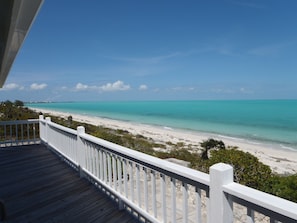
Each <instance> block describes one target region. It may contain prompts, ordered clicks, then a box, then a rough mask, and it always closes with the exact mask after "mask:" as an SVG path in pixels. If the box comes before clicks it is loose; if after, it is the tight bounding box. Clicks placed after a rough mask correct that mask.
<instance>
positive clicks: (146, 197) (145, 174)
mask: <svg viewBox="0 0 297 223" xmlns="http://www.w3.org/2000/svg"><path fill="white" fill-rule="evenodd" d="M143 169H144V182H143V185H144V207H145V211H146V212H148V179H147V174H148V173H147V168H145V167H143Z"/></svg>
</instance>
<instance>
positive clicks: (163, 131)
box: [29, 106, 297, 174]
mask: <svg viewBox="0 0 297 223" xmlns="http://www.w3.org/2000/svg"><path fill="white" fill-rule="evenodd" d="M29 108H30V106H29ZM30 109H32V110H34V111H36V112H42V113H43V114H46V113H48V114H51V115H53V116H59V117H64V118H67V117H69V116H72V118H73V120H75V121H78V122H82V123H87V124H92V125H100V126H104V127H107V128H111V129H122V130H127V131H129V132H130V133H132V134H135V135H137V134H140V135H143V136H145V137H148V138H152V139H153V140H154V141H156V142H164V143H166V142H173V143H177V142H182V143H184V144H186V145H189V144H191V145H197V146H198V145H199V144H200V142H202V141H203V140H207V139H209V138H215V139H218V140H222V141H223V142H224V143H225V144H226V145H227V146H236V147H238V149H239V150H242V151H245V152H249V153H251V154H252V155H254V156H256V157H258V158H259V160H260V161H261V162H263V163H264V164H266V165H268V166H270V167H271V169H272V171H274V172H276V173H279V174H295V173H297V151H292V150H288V149H284V148H281V146H279V147H278V146H277V145H273V144H265V143H258V142H253V141H248V140H245V139H240V138H233V137H228V136H223V135H215V134H207V133H203V132H201V133H199V132H194V131H187V130H181V129H173V128H166V127H162V126H153V125H147V124H141V123H134V122H125V121H119V120H114V119H109V118H100V117H96V116H87V115H80V114H75V113H69V112H60V111H54V110H50V109H39V108H32V107H31V108H30Z"/></svg>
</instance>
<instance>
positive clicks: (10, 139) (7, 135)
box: [0, 119, 40, 147]
mask: <svg viewBox="0 0 297 223" xmlns="http://www.w3.org/2000/svg"><path fill="white" fill-rule="evenodd" d="M36 143H40V138H39V120H38V119H29V120H14V121H1V122H0V147H7V146H18V145H28V144H36Z"/></svg>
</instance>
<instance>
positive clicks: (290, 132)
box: [27, 100, 297, 149]
mask: <svg viewBox="0 0 297 223" xmlns="http://www.w3.org/2000/svg"><path fill="white" fill-rule="evenodd" d="M27 106H29V107H31V108H44V109H50V110H56V111H64V112H70V113H77V114H84V115H91V116H100V117H105V118H111V119H118V120H125V121H131V122H139V123H145V124H152V125H160V126H166V127H170V128H179V129H187V130H192V131H200V132H207V133H212V134H218V135H224V136H230V137H236V138H243V139H250V140H256V141H265V142H270V143H277V144H279V145H281V146H282V147H283V148H292V149H297V100H250V101H249V100H244V101H130V102H69V103H35V104H27Z"/></svg>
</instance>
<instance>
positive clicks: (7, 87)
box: [1, 83, 24, 91]
mask: <svg viewBox="0 0 297 223" xmlns="http://www.w3.org/2000/svg"><path fill="white" fill-rule="evenodd" d="M16 89H18V90H23V89H24V87H22V86H20V85H18V84H15V83H10V84H6V85H4V86H3V88H2V89H1V90H4V91H10V90H16Z"/></svg>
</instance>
